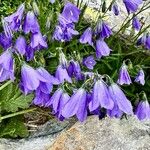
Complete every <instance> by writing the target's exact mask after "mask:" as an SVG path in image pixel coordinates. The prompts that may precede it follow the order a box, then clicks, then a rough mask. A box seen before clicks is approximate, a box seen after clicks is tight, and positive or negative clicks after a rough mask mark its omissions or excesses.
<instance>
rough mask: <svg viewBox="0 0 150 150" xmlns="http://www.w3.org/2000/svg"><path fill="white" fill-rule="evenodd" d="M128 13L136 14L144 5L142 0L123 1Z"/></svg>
mask: <svg viewBox="0 0 150 150" xmlns="http://www.w3.org/2000/svg"><path fill="white" fill-rule="evenodd" d="M123 2H124V4H125V6H126V9H127V12H128V13H134V12H136V11H137V9H138V7H139V5H140V4H141V3H142V0H123Z"/></svg>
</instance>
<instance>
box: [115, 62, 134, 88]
mask: <svg viewBox="0 0 150 150" xmlns="http://www.w3.org/2000/svg"><path fill="white" fill-rule="evenodd" d="M117 83H118V84H120V85H123V84H127V85H130V84H131V83H132V81H131V78H130V75H129V73H128V70H127V66H126V65H125V63H123V65H122V66H121V68H120V73H119V78H118V81H117Z"/></svg>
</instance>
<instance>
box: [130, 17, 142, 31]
mask: <svg viewBox="0 0 150 150" xmlns="http://www.w3.org/2000/svg"><path fill="white" fill-rule="evenodd" d="M132 26H133V28H134V29H135V30H137V31H139V30H140V28H141V22H140V21H139V20H138V18H137V17H134V18H133V20H132Z"/></svg>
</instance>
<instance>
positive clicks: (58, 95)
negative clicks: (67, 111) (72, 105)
mask: <svg viewBox="0 0 150 150" xmlns="http://www.w3.org/2000/svg"><path fill="white" fill-rule="evenodd" d="M69 99H70V96H69V95H68V94H67V93H64V92H63V91H62V89H58V90H57V91H55V93H54V94H53V96H52V97H51V99H50V101H49V102H48V103H47V106H51V107H52V108H53V111H54V114H55V115H56V116H57V118H58V119H59V120H61V121H62V120H64V119H65V118H64V117H63V116H62V110H63V108H64V106H65V104H66V103H67V102H68V101H69Z"/></svg>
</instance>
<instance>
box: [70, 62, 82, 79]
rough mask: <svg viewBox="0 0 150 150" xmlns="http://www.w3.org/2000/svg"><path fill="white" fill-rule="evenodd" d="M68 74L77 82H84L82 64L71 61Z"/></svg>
mask: <svg viewBox="0 0 150 150" xmlns="http://www.w3.org/2000/svg"><path fill="white" fill-rule="evenodd" d="M68 74H69V76H70V77H75V78H76V80H82V79H83V75H82V73H81V68H80V64H79V63H78V61H74V60H71V61H70V63H69V67H68Z"/></svg>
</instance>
